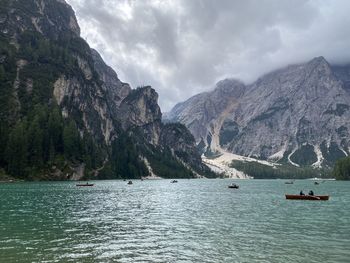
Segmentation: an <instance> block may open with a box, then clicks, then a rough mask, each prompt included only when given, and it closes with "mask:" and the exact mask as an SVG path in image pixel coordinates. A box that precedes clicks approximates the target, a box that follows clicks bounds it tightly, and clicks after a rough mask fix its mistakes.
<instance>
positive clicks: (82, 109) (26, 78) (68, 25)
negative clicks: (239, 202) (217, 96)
mask: <svg viewBox="0 0 350 263" xmlns="http://www.w3.org/2000/svg"><path fill="white" fill-rule="evenodd" d="M0 31H1V34H0V45H1V46H0V67H1V68H0V69H1V70H0V71H1V72H0V73H1V74H2V71H4V74H6V76H9V80H6V81H7V82H9V83H12V85H11V87H10V86H9V87H7V86H6V89H7V90H6V92H8V94H10V95H9V96H8V97H9V99H8V101H10V98H11V103H10V102H9V103H8V106H7V107H3V108H1V116H5V117H4V118H2V119H1V120H4V121H5V122H6V123H7V122H8V124H9V126H10V127H12V126H14V125H15V124H16V122H17V121H18V120H22V119H26V117H27V115H33V114H36V113H35V111H34V109H33V108H34V104H35V103H37V104H38V105H40V106H42V107H43V108H45V107H51V106H52V104H55V103H56V104H57V105H58V107H59V109H60V111H61V115H62V116H63V118H64V124H62V125H64V126H65V125H67V126H68V124H67V123H68V122H70V121H72V122H73V123H74V125H73V127H74V126H77V129H78V132H79V134H80V136H81V139H82V140H83V141H87V140H88V139H87V138H90V137H89V136H92V138H93V139H92V140H93V142H92V143H95V144H97V148H99V149H100V152H101V154H102V155H103V156H102V157H103V166H108V161H111V162H112V161H113V160H111V158H113V156H117V157H118V158H119V159H120V160H124V159H125V160H127V161H130V162H132V161H131V160H129V159H128V158H127V156H126V157H125V156H120V155H121V154H120V153H119V154H118V149H116V148H113V149H112V144H113V142H114V141H115V140H118V138H119V137H121V134H123V136H125V134H127V136H129V137H133V138H131V140H130V141H128V140H126V139H125V141H124V143H125V144H121V143H119V144H118V145H124V146H125V147H129V146H130V144H132V142H135V143H136V144H137V146H135V147H134V146H133V147H131V146H130V149H131V150H130V151H129V152H128V151H124V153H125V152H127V154H130V152H132V153H133V154H134V152H135V151H136V152H137V151H139V152H138V154H136V156H139V157H137V158H138V161H139V160H146V161H147V162H148V163H147V165H150V166H152V163H151V162H150V161H148V160H150V159H152V158H150V157H152V156H147V155H152V154H156V153H157V154H159V155H161V151H162V150H163V149H165V148H169V149H170V150H171V152H172V153H173V155H172V156H171V157H169V158H173V159H174V160H173V161H174V162H178V163H179V165H181V166H182V167H185V168H184V169H187V170H188V171H196V172H206V171H207V169H206V167H205V166H203V164H202V162H201V160H200V157H199V155H198V153H197V152H196V151H195V149H196V148H195V147H196V146H195V141H194V139H193V137H191V138H187V136H188V133H189V132H188V131H187V130H186V128H184V127H183V128H182V129H181V133H177V136H178V138H173V137H170V136H167V135H164V134H170V133H171V129H172V128H173V129H175V131H176V132H177V131H178V130H177V129H176V128H175V127H172V126H171V127H172V128H171V127H169V126H164V125H163V124H162V122H161V119H162V114H161V110H160V108H159V105H158V102H157V100H158V94H157V93H156V91H155V90H154V89H152V88H151V87H149V86H145V87H140V88H137V89H132V88H131V87H130V86H129V84H127V83H123V82H122V81H120V80H119V78H118V75H117V74H116V73H115V71H114V70H113V69H112V68H111V67H109V66H107V65H106V64H105V62H104V61H103V59H102V58H101V56H100V55H99V54H98V52H97V51H96V50H93V49H91V48H90V47H89V45H88V44H87V43H86V42H85V41H84V40H83V39H82V38H80V29H79V25H78V23H77V20H76V17H75V15H74V11H73V10H72V8H71V7H70V6H69V5H68V4H67V3H66V2H65V1H64V0H48V1H46V0H45V1H44V0H5V1H2V2H1V3H0ZM11 70H12V71H11ZM1 74H0V80H1V79H2V75H1ZM40 74H42V75H40ZM11 78H12V79H11ZM4 83H5V82H4ZM0 84H3V83H0ZM21 87H25V89H26V92H24V91H22V90H21ZM30 93H33V94H39V95H37V96H36V97H35V101H33V100H32V99H31V97H30V95H31V94H30ZM4 98H5V97H4ZM12 100H13V101H12ZM10 112H11V114H12V115H13V117H12V119H11V120H10V119H9V118H8V117H6V116H9V114H10ZM33 112H34V113H33ZM62 125H61V126H62ZM44 126H45V125H44ZM0 128H1V127H0ZM1 129H2V128H1ZM136 130H137V132H135V131H136ZM86 134H88V136H86ZM182 136H183V137H182ZM85 137H87V138H85ZM181 138H186V139H184V140H182V139H181ZM168 139H171V143H170V144H168ZM177 139H179V140H180V141H181V140H182V141H181V146H182V147H181V148H179V146H178V144H176V142H175V141H176V140H177ZM60 140H63V139H62V138H61V139H60ZM60 140H57V142H58V143H59V141H60ZM186 143H187V144H186ZM90 144H91V143H90ZM44 148H45V147H44ZM53 148H54V149H53V150H52V151H56V150H57V151H59V154H65V153H64V149H63V146H62V147H61V146H59V147H53ZM56 148H57V149H56ZM151 148H152V151H151V150H148V151H146V150H143V151H142V152H141V150H140V149H151ZM91 149H92V147H91V145H90V146H88V147H87V149H85V150H84V151H82V154H84V156H76V157H74V162H78V163H75V164H74V165H75V166H79V167H85V165H83V164H82V163H81V162H82V160H83V159H86V156H85V154H86V152H87V151H90V150H91ZM123 150H124V149H123ZM91 151H92V150H91ZM182 151H187V152H191V154H192V155H193V156H191V158H190V157H186V158H183V154H182ZM111 152H113V153H112V154H111ZM65 156H67V154H65ZM133 156H134V155H133ZM124 157H125V158H124ZM89 158H90V157H89ZM89 158H88V159H89ZM123 158H124V159H123ZM77 159H78V160H77ZM147 159H148V160H147ZM68 161H69V160H68ZM134 161H135V160H134ZM1 162H2V160H1V154H0V163H1ZM196 162H198V163H196ZM4 163H6V160H4ZM101 164H102V163H101ZM113 165H114V164H111V165H110V166H113ZM118 165H119V164H118ZM115 166H116V165H115ZM126 166H127V165H126ZM131 166H132V165H131ZM93 168H94V169H95V171H99V170H101V169H102V168H101V167H93ZM133 169H134V170H135V169H136V168H135V167H134V166H133V168H132V169H131V168H130V171H129V170H127V172H130V173H132V171H133ZM162 169H163V168H162ZM83 170H84V169H83ZM163 170H164V169H163ZM118 171H119V170H118ZM79 174H80V176H79V177H81V175H82V174H83V172H82V171H80V172H79ZM188 174H191V173H188ZM118 176H128V175H127V174H124V175H118ZM130 176H131V175H130Z"/></svg>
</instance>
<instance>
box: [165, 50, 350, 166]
mask: <svg viewBox="0 0 350 263" xmlns="http://www.w3.org/2000/svg"><path fill="white" fill-rule="evenodd" d="M349 69H350V66H349V65H343V66H341V67H340V66H332V65H330V64H329V63H328V62H327V61H326V59H325V58H324V57H322V56H320V57H316V58H314V59H312V60H310V61H309V62H307V63H303V64H296V65H288V66H286V67H284V68H281V69H277V70H275V71H273V72H270V73H267V74H265V75H263V76H262V77H260V78H258V79H257V80H256V81H255V82H253V83H252V84H250V85H245V84H242V85H243V87H242V90H243V91H242V92H241V93H240V94H233V93H232V90H234V87H235V86H236V85H237V81H233V80H226V83H227V85H229V86H231V94H228V95H227V94H226V96H222V97H221V98H216V97H215V96H216V94H215V93H216V92H215V91H216V89H217V88H218V84H217V85H216V87H215V89H214V90H213V91H211V92H206V93H203V94H198V95H196V96H195V97H192V98H190V99H189V100H187V101H185V102H182V103H180V104H177V105H176V106H175V107H174V108H173V109H172V110H171V111H170V112H169V113H168V114H167V115H166V117H168V118H169V119H168V120H167V121H179V122H181V123H183V124H184V125H186V126H187V127H188V128H189V130H190V131H191V132H192V134H193V135H194V136H195V139H196V142H197V144H199V146H200V147H202V151H203V152H206V153H210V152H215V151H218V152H220V151H222V150H223V151H228V152H231V153H234V154H239V155H243V156H247V157H254V158H257V159H262V160H271V161H279V162H287V163H289V164H292V165H297V166H305V165H306V166H310V165H311V166H314V167H320V166H327V167H330V166H332V165H333V164H334V162H335V159H338V158H339V157H345V156H347V155H349V152H350V150H349V137H348V130H349V129H350V127H349V124H348V122H347V119H348V117H350V113H349V111H348V109H349V108H350V96H349V92H348V83H349V82H348V81H349V79H350V74H349V72H350V70H349ZM219 83H220V82H219ZM228 90H230V88H228ZM227 100H228V101H227ZM206 101H210V102H211V104H213V106H212V108H215V109H217V106H220V107H223V108H224V110H221V111H219V113H217V112H215V110H210V111H209V112H207V111H208V107H206V106H205V102H206ZM194 112H195V114H194ZM189 113H191V114H189ZM213 113H214V115H215V114H216V116H215V117H214V118H211V117H210V116H212V115H213ZM208 117H209V118H208ZM198 121H202V124H201V127H199V126H198V125H197V126H198V127H197V126H196V125H195V124H196V122H198ZM305 155H308V156H305Z"/></svg>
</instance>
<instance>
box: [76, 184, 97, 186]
mask: <svg viewBox="0 0 350 263" xmlns="http://www.w3.org/2000/svg"><path fill="white" fill-rule="evenodd" d="M76 186H94V184H89V183H86V184H76Z"/></svg>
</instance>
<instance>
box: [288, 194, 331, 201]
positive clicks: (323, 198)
mask: <svg viewBox="0 0 350 263" xmlns="http://www.w3.org/2000/svg"><path fill="white" fill-rule="evenodd" d="M286 199H292V200H315V201H320V200H321V201H327V200H328V199H329V195H286Z"/></svg>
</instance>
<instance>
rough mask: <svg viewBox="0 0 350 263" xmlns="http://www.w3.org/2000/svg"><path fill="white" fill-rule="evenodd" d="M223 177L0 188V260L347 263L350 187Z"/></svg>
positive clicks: (5, 185) (337, 183) (349, 253)
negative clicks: (299, 196) (308, 195)
mask: <svg viewBox="0 0 350 263" xmlns="http://www.w3.org/2000/svg"><path fill="white" fill-rule="evenodd" d="M232 181H233V180H220V179H214V180H206V179H200V180H178V183H176V184H172V183H170V180H152V181H151V180H149V181H147V180H145V181H134V184H133V185H127V184H126V182H124V181H95V182H94V183H95V186H94V187H76V186H75V183H74V182H54V183H3V184H0V262H6V263H12V262H247V263H248V262H276V263H277V262H278V263H280V262H293V263H297V262H303V263H305V262H308V263H310V262H332V263H336V262H350V182H341V181H326V182H324V183H320V185H314V184H313V181H310V180H297V181H295V182H294V184H292V185H287V184H284V181H283V180H240V181H235V182H236V183H238V184H239V185H240V188H239V189H238V190H237V189H228V188H227V185H228V184H230V183H231V182H232ZM301 189H303V190H304V192H307V191H309V190H310V189H313V190H314V192H315V194H329V195H330V196H331V198H330V200H329V201H294V200H285V197H284V194H285V193H291V194H296V193H299V191H300V190H301Z"/></svg>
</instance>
